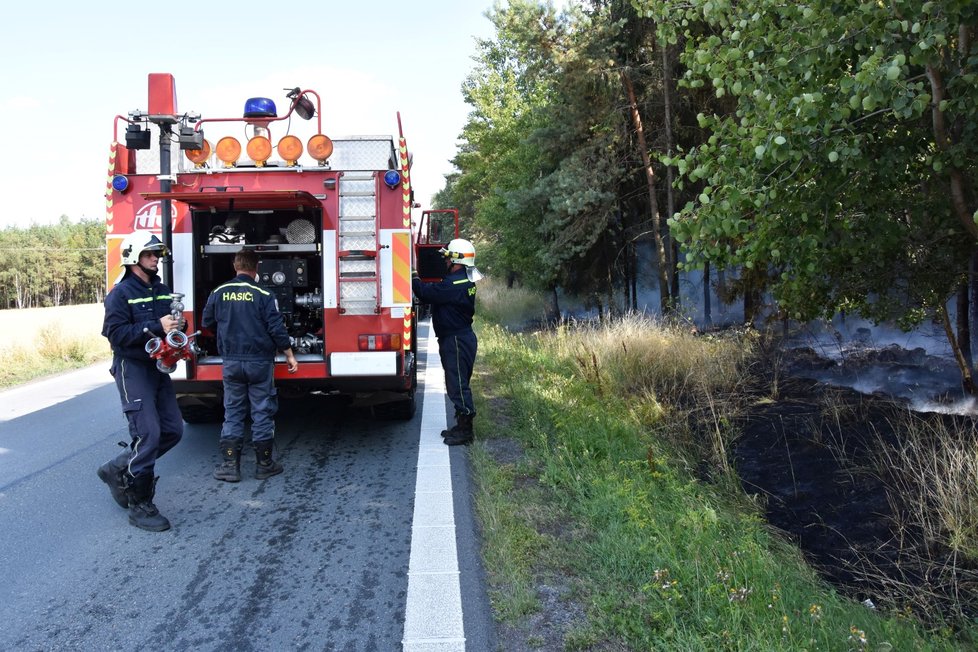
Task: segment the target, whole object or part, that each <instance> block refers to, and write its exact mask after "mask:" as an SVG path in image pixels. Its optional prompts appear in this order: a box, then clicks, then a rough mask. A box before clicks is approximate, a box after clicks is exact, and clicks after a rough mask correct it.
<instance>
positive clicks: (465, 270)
mask: <svg viewBox="0 0 978 652" xmlns="http://www.w3.org/2000/svg"><path fill="white" fill-rule="evenodd" d="M441 253H442V255H443V256H445V264H446V265H447V267H448V274H447V275H446V276H445V278H443V279H442V280H441V281H438V282H436V283H425V282H423V281H421V279H420V278H418V274H417V272H416V271H415V272H414V273H413V279H412V288H413V290H414V294H415V296H417V297H418V299H419V300H420V301H422V302H423V303H428V304H431V324H432V327H433V328H434V330H435V337H437V338H438V354H439V356H440V357H441V366H442V369H443V370H444V372H445V386H446V390H447V393H448V398H449V399H450V400H451V401H452V405H453V406H454V407H455V425H454V426H452V427H451V428H449V429H448V430H444V431H442V433H441V436H442V437H443V438H444V440H443V441H444V442H445V444H447V445H448V446H458V445H465V444H469V443H471V442H472V439H473V437H474V433H473V430H472V420H473V419H474V418H475V404H474V403H473V402H472V390H471V389H470V388H469V381H470V380H471V378H472V368H473V367H474V366H475V356H476V353H477V352H478V349H479V341H478V339H477V338H476V335H475V332H474V331H473V330H472V319H473V318H474V317H475V284H476V282H477V281H478V280H479V279H481V278H482V274H481V273H479V270H478V269H476V267H475V247H473V246H472V243H471V242H469V241H468V240H463V239H461V238H456V239H455V240H452V241H451V242H449V243H448V247H446V248H445V249H442V250H441Z"/></svg>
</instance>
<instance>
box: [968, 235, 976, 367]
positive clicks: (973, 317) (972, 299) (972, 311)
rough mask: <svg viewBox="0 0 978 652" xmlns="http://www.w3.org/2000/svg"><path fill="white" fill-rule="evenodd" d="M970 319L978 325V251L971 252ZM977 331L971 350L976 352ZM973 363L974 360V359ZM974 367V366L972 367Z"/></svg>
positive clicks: (973, 332)
mask: <svg viewBox="0 0 978 652" xmlns="http://www.w3.org/2000/svg"><path fill="white" fill-rule="evenodd" d="M968 289H969V291H970V292H969V294H970V297H969V302H968V308H969V310H968V319H969V322H970V323H972V324H978V249H974V250H972V252H971V260H970V265H969V269H968ZM975 344H976V342H975V329H971V350H972V351H974V350H975ZM972 362H974V360H973V359H972ZM972 366H973V365H972Z"/></svg>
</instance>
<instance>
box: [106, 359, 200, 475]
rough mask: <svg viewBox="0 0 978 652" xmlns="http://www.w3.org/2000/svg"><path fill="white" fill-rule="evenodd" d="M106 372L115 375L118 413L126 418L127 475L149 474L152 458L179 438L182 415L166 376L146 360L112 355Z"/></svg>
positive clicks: (151, 469)
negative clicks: (128, 441)
mask: <svg viewBox="0 0 978 652" xmlns="http://www.w3.org/2000/svg"><path fill="white" fill-rule="evenodd" d="M109 373H111V374H112V376H113V377H114V378H115V385H116V388H117V389H118V390H119V398H120V399H121V400H122V413H123V414H124V415H125V417H126V420H127V421H129V436H130V437H131V438H132V446H131V452H130V457H129V475H131V476H132V477H136V476H137V475H142V474H144V473H153V470H154V468H155V466H156V460H158V459H159V458H161V457H163V454H164V453H166V452H167V451H168V450H170V449H171V448H173V447H174V446H176V445H177V442H179V441H180V438H181V437H183V417H182V416H181V414H180V408H179V407H178V406H177V397H176V395H175V394H174V393H173V383H172V381H171V380H170V376H168V375H167V374H164V373H162V372H160V371H159V370H158V369H157V368H156V362H155V361H153V360H150V359H149V358H147V360H146V362H142V361H136V360H130V359H128V358H123V357H119V356H115V357H113V359H112V368H111V369H110V370H109Z"/></svg>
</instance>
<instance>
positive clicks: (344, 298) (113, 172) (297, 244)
mask: <svg viewBox="0 0 978 652" xmlns="http://www.w3.org/2000/svg"><path fill="white" fill-rule="evenodd" d="M286 90H288V93H287V94H285V102H283V103H282V108H283V109H285V110H284V111H282V112H281V115H280V114H279V113H280V112H279V111H278V110H277V107H276V105H275V102H274V100H272V99H270V98H266V97H253V98H250V99H247V100H246V101H244V110H243V112H242V114H241V115H240V116H234V117H214V118H211V117H202V116H201V115H199V114H195V113H180V112H179V111H178V109H177V100H176V86H175V82H174V79H173V76H172V75H170V74H165V73H160V74H155V73H154V74H150V75H149V103H148V109H147V110H145V111H143V110H137V111H132V112H130V113H128V114H127V115H118V116H116V118H115V138H114V139H113V143H112V148H111V152H110V159H109V160H110V163H109V178H108V181H107V188H106V204H107V231H108V234H107V251H108V257H107V274H108V285H109V287H111V286H112V285H113V284H114V283H115V282H117V281H118V280H119V279H120V278H121V277H122V273H123V271H124V270H123V269H122V267H121V264H120V254H119V244H120V242H121V241H122V239H123V238H124V237H125V236H126V235H127V234H129V233H131V232H132V231H134V230H139V229H142V230H150V231H154V232H156V233H158V234H160V235H161V238H162V239H163V241H164V242H165V243H166V244H167V246H168V247H169V248H170V251H171V252H172V259H171V260H166V261H164V263H163V265H162V267H163V277H164V280H165V281H166V282H167V283H168V284H169V285H170V287H171V288H172V289H173V291H174V292H175V293H179V294H182V295H183V298H182V300H181V303H182V304H183V305H182V307H181V306H175V309H176V310H178V311H180V312H182V314H183V316H184V318H185V319H186V320H187V323H188V328H187V331H188V332H193V331H196V330H198V329H199V324H200V317H201V313H202V311H203V308H204V304H205V302H206V300H207V297H208V295H209V294H210V292H211V290H213V289H214V288H215V287H217V286H218V285H220V284H221V283H223V282H225V281H227V280H229V279H230V278H232V277H233V276H234V271H233V269H232V266H231V261H232V259H233V257H234V254H235V253H236V252H237V251H239V250H241V249H242V248H246V249H252V250H254V251H255V252H257V253H258V255H259V259H260V262H259V266H258V282H259V283H260V284H261V285H263V286H264V287H265V288H267V289H269V290H270V291H271V292H273V293H274V294H275V297H276V299H277V301H278V306H279V310H280V311H281V312H282V314H283V316H284V318H285V323H286V326H287V328H288V330H289V334H290V337H291V340H292V348H293V350H294V351H295V353H296V357H297V358H298V360H299V370H298V372H297V373H295V374H288V373H287V372H286V367H285V364H284V358H283V357H282V356H279V360H278V361H279V362H282V363H283V364H281V365H276V369H275V378H276V386H277V387H278V389H279V392H280V394H282V395H283V396H289V395H293V394H295V395H299V394H303V393H308V392H322V393H341V394H344V395H348V396H350V397H352V398H353V399H354V400H357V401H359V402H361V403H364V404H368V405H373V406H376V407H377V409H378V410H381V411H383V412H385V413H386V414H387V415H389V416H391V417H395V418H410V417H411V416H412V415H413V414H414V411H415V397H414V393H415V387H416V385H417V358H416V337H415V333H416V319H415V310H414V306H413V297H412V291H411V270H412V268H413V267H414V255H415V253H414V252H415V247H416V246H420V244H421V243H420V242H414V243H412V224H411V209H412V208H414V207H416V204H415V203H414V198H413V192H412V190H411V184H410V172H411V168H410V157H409V155H408V151H407V145H406V141H405V139H404V136H403V132H401V125H400V115H399V114H398V115H397V122H398V131H399V132H401V133H399V134H398V135H397V136H396V137H395V136H348V137H337V136H335V135H334V136H332V137H330V136H327V135H326V134H324V133H323V128H322V127H323V125H322V115H321V110H320V96H319V94H318V93H316V92H315V91H313V90H309V89H302V88H294V89H291V90H289V89H286ZM392 117H393V116H392ZM313 126H314V127H315V131H314V133H311V134H310V135H307V134H301V135H300V132H301V131H302V128H303V127H305V129H306V131H307V132H312V129H311V127H313ZM123 129H124V131H123V133H121V134H120V130H123ZM120 137H121V140H120ZM154 141H155V142H154ZM123 143H124V144H123ZM154 145H155V147H154ZM456 225H457V217H456ZM451 235H452V234H445V236H443V237H442V238H432V237H430V234H428V233H427V231H426V235H425V238H424V245H425V247H424V248H426V249H431V248H432V247H433V246H435V245H437V244H439V243H438V240H439V239H441V240H443V241H444V242H447V238H449V237H450V236H451ZM412 245H414V246H412ZM418 250H419V251H420V248H419V249H418ZM429 253H430V252H429ZM196 347H197V353H196V355H194V356H191V357H190V358H189V359H187V360H183V361H181V362H180V363H179V364H177V365H176V369H175V370H174V371H173V380H174V385H175V387H176V392H177V398H178V402H179V404H180V408H181V411H182V412H183V415H184V418H185V419H186V420H187V421H190V422H196V421H203V420H212V419H215V418H219V416H220V413H221V412H220V410H221V404H222V383H221V364H222V360H221V357H220V355H219V354H218V351H217V347H216V341H215V338H214V335H213V333H207V332H202V333H200V334H199V335H198V336H197V337H196Z"/></svg>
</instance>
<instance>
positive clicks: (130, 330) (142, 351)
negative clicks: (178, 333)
mask: <svg viewBox="0 0 978 652" xmlns="http://www.w3.org/2000/svg"><path fill="white" fill-rule="evenodd" d="M150 281H151V282H150V284H148V285H147V284H146V283H143V281H142V280H141V279H140V278H139V277H138V276H136V275H135V274H132V273H128V274H126V276H125V278H123V279H122V280H121V281H119V283H118V284H117V285H116V286H115V287H114V288H112V291H111V292H109V294H108V296H106V297H105V321H103V322H102V335H103V336H105V337H106V338H107V339H108V340H109V344H110V345H111V347H112V352H113V353H114V354H116V355H118V356H121V357H123V358H127V359H130V360H137V361H139V362H150V361H151V360H150V357H149V354H148V353H146V342H147V341H149V339H150V338H151V337H163V335H164V334H165V333H164V332H163V325H162V324H161V323H160V318H161V317H163V316H165V315H169V314H170V303H171V302H172V301H173V296H172V294H171V292H170V288H168V287H167V286H165V285H163V283H161V282H160V277H159V276H155V275H154V276H153V278H152V279H150ZM144 328H148V329H149V331H150V333H152V334H151V335H150V334H147V333H144V332H143V329H144Z"/></svg>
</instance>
